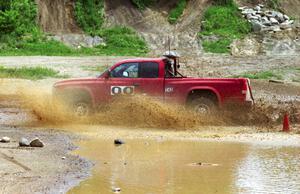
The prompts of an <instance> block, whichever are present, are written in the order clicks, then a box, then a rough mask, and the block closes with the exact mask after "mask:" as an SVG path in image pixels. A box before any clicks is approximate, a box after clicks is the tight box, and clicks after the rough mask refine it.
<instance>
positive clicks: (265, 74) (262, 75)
mask: <svg viewBox="0 0 300 194" xmlns="http://www.w3.org/2000/svg"><path fill="white" fill-rule="evenodd" d="M234 77H244V78H249V79H278V80H282V79H283V77H282V75H280V74H279V73H275V72H272V71H262V72H257V73H244V74H242V75H239V76H234Z"/></svg>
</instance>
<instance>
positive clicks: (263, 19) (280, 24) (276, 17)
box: [239, 4, 294, 32]
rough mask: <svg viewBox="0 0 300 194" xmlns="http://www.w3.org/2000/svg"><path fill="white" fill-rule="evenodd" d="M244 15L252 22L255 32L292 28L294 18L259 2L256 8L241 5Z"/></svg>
mask: <svg viewBox="0 0 300 194" xmlns="http://www.w3.org/2000/svg"><path fill="white" fill-rule="evenodd" d="M239 10H241V12H242V14H243V15H244V17H245V18H246V19H247V20H248V21H249V22H250V23H251V24H252V29H253V31H254V32H265V31H268V32H278V31H282V30H291V29H292V28H293V24H294V20H291V19H290V17H289V16H287V15H285V14H284V13H281V12H278V11H274V10H269V9H266V8H264V5H262V4H259V5H257V6H255V7H254V8H248V7H240V8H239Z"/></svg>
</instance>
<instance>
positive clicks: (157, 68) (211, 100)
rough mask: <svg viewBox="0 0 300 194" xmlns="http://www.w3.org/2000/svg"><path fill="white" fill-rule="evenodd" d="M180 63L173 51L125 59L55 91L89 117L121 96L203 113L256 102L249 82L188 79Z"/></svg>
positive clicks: (59, 85)
mask: <svg viewBox="0 0 300 194" xmlns="http://www.w3.org/2000/svg"><path fill="white" fill-rule="evenodd" d="M178 61H179V57H178V56H177V55H176V54H173V53H171V52H168V53H167V54H166V55H164V56H163V57H161V58H137V59H128V60H123V61H119V62H117V63H116V64H115V65H113V66H112V67H111V68H109V69H107V70H106V71H105V72H104V73H102V74H101V75H100V76H98V77H94V78H78V79H70V80H63V81H59V82H57V83H55V84H54V87H53V92H54V95H55V96H57V97H60V98H62V99H64V101H65V103H67V104H68V105H70V107H72V111H74V113H75V114H76V115H77V116H85V115H88V114H90V113H91V112H93V110H95V109H96V108H97V107H99V106H100V105H101V104H102V105H103V104H106V103H109V102H111V100H112V99H114V98H116V97H118V96H125V95H127V96H133V95H135V94H139V95H146V96H150V97H153V98H156V99H159V100H161V101H163V102H166V103H173V102H175V103H178V104H181V105H184V106H186V107H189V108H191V109H193V110H194V111H196V112H198V113H201V114H210V113H212V112H214V111H216V110H218V109H222V108H225V107H230V106H232V105H233V106H235V107H241V106H243V107H244V106H246V107H251V105H252V104H253V103H254V99H253V96H252V92H251V87H250V81H249V79H245V78H193V77H186V76H183V75H182V74H181V73H180V72H179V71H178V69H179V67H180V66H179V62H178Z"/></svg>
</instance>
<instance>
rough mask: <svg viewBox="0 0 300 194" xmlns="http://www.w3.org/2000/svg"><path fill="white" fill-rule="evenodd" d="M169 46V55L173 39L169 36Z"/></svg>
mask: <svg viewBox="0 0 300 194" xmlns="http://www.w3.org/2000/svg"><path fill="white" fill-rule="evenodd" d="M168 44H169V53H170V52H171V39H170V36H168Z"/></svg>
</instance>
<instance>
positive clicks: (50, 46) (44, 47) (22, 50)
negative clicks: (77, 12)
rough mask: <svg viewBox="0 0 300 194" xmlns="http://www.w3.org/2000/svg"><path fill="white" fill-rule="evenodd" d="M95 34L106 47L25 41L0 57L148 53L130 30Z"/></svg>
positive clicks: (118, 28)
mask: <svg viewBox="0 0 300 194" xmlns="http://www.w3.org/2000/svg"><path fill="white" fill-rule="evenodd" d="M96 33H97V35H99V36H101V37H102V38H104V40H105V42H106V46H98V47H94V48H85V47H82V48H80V49H74V48H70V47H68V46H66V45H64V44H62V43H60V42H57V41H38V42H26V41H25V42H22V43H20V44H18V45H16V46H14V47H5V48H3V49H0V56H34V55H43V56H97V55H99V56H101V55H112V56H144V55H146V54H147V52H148V47H147V44H146V42H145V41H144V40H143V39H142V38H141V37H139V36H138V34H137V33H136V32H135V31H133V30H132V29H129V28H126V27H113V28H109V29H102V30H99V31H98V32H96Z"/></svg>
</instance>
